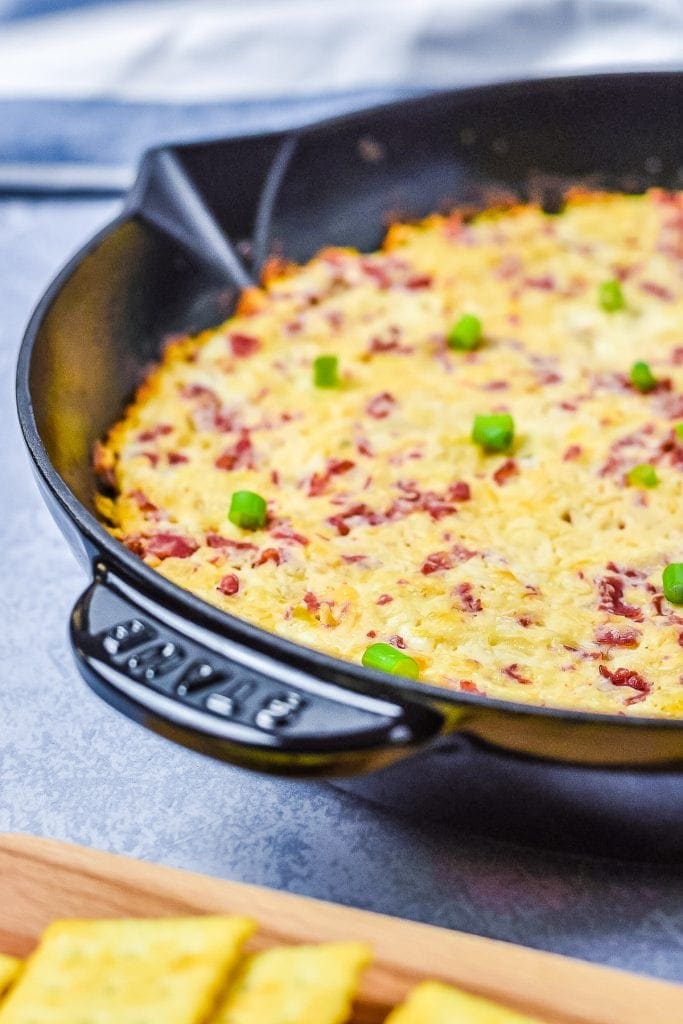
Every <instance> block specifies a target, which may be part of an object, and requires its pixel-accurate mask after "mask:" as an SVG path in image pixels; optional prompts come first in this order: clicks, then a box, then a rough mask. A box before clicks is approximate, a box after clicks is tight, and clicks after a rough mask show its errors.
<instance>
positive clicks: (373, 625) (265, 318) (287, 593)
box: [96, 192, 683, 716]
mask: <svg viewBox="0 0 683 1024" xmlns="http://www.w3.org/2000/svg"><path fill="white" fill-rule="evenodd" d="M682 228H683V194H679V195H669V194H664V193H661V192H651V193H648V194H647V195H646V196H639V197H634V196H622V195H587V194H582V195H576V196H574V197H572V198H570V200H569V202H568V204H567V206H566V208H565V210H564V211H563V212H562V214H561V215H557V216H551V215H547V214H544V213H543V212H542V211H540V210H539V209H537V208H535V207H533V206H520V207H517V208H515V209H512V210H508V211H505V212H497V213H488V214H485V215H481V216H479V217H478V218H476V219H475V220H474V221H472V222H469V223H468V222H466V221H465V220H464V219H463V218H462V217H461V216H459V215H457V214H456V215H452V216H450V217H445V218H444V217H438V216H434V217H430V218H428V219H427V220H425V221H423V222H421V223H418V224H397V225H395V226H394V227H392V228H391V230H390V232H389V235H388V238H387V240H386V242H385V245H384V248H383V249H382V251H380V252H378V253H375V254H372V255H369V256H367V255H363V254H360V253H358V252H355V251H352V250H348V249H328V250H324V251H323V252H321V253H320V254H319V255H318V256H317V257H316V258H315V259H313V260H312V261H311V262H310V263H308V264H307V265H306V266H304V267H300V268H289V269H287V270H286V271H282V270H281V271H279V272H278V273H277V274H276V275H271V279H270V280H269V281H267V283H266V284H265V285H264V287H263V289H255V290H253V291H251V292H248V293H246V294H245V295H244V296H243V299H242V302H241V305H240V310H239V312H238V315H236V316H235V317H233V318H232V319H231V320H229V321H228V322H227V323H225V324H224V325H223V326H221V327H220V328H218V329H216V330H212V331H210V332H207V333H205V334H203V335H201V336H200V337H198V338H194V339H185V340H183V341H181V342H178V343H175V344H174V345H172V346H171V347H170V348H169V349H168V350H167V352H166V355H165V358H164V360H163V362H162V364H161V366H160V367H159V368H158V369H157V370H155V371H154V372H153V373H152V375H151V376H150V378H149V380H148V381H147V382H146V384H145V385H144V386H143V387H142V388H141V390H140V392H139V395H138V397H137V399H136V401H135V402H134V404H133V405H132V406H131V407H130V408H129V409H128V411H127V413H126V415H125V417H124V419H123V420H122V421H121V422H120V423H119V424H117V425H116V426H115V427H114V428H113V430H112V431H111V433H110V435H109V438H108V439H107V442H106V444H105V445H102V446H99V449H98V452H97V457H96V464H97V466H98V469H99V471H100V473H102V474H103V475H104V476H105V477H106V478H107V479H108V481H109V483H110V484H113V485H114V487H115V492H116V497H115V498H113V499H112V498H109V497H105V496H100V498H99V509H100V511H101V513H102V515H103V517H104V518H105V519H106V521H107V523H108V524H109V526H110V528H111V530H112V533H113V534H114V536H116V537H118V538H119V539H120V540H122V541H123V542H124V543H126V544H127V545H128V546H129V547H131V548H132V549H133V550H135V551H137V552H138V553H139V554H140V555H141V556H142V557H144V559H145V561H146V562H147V563H148V564H149V565H151V566H154V567H155V568H157V569H158V571H159V572H160V573H162V574H163V575H164V576H166V577H168V578H169V579H171V580H173V581H174V582H175V583H177V584H179V585H180V586H182V587H185V588H187V589H188V590H191V591H193V592H194V593H195V594H197V595H198V596H199V597H201V598H204V599H205V600H207V601H209V602H211V603H213V604H215V605H217V606H218V607H220V608H222V609H224V610H225V611H227V612H229V613H230V614H232V615H236V616H239V617H242V618H244V619H247V620H249V621H250V622H253V623H256V624H257V625H259V626H261V627H262V628H264V629H266V630H270V631H273V632H275V633H279V634H281V635H283V636H286V637H287V638H289V639H290V640H293V641H296V642H298V643H300V644H304V645H308V646H310V647H314V648H318V649H320V650H323V651H326V652H327V653H329V654H331V655H334V656H336V657H339V658H343V659H348V660H353V661H360V659H361V656H362V654H363V651H364V650H365V648H366V647H367V646H368V645H369V644H370V643H373V642H379V641H384V642H389V643H392V644H394V645H396V646H398V647H400V648H401V649H403V650H405V653H406V654H408V655H410V656H411V657H413V658H414V659H415V660H416V661H417V662H418V664H419V666H420V678H421V680H422V681H424V682H428V683H432V684H436V685H438V686H443V687H448V688H451V689H456V690H458V689H460V690H465V691H471V692H477V691H479V692H483V693H485V694H488V695H490V696H495V697H499V698H507V699H512V700H515V701H523V702H527V703H530V704H547V705H553V706H558V707H564V708H578V709H585V710H593V711H602V712H621V713H624V714H627V715H640V714H646V715H668V716H680V715H681V714H683V685H682V680H683V646H682V645H683V614H682V615H680V616H679V615H678V612H677V609H676V608H675V607H673V606H672V605H670V604H669V603H668V602H667V601H666V600H665V599H664V598H663V597H662V582H661V581H662V570H663V568H664V566H665V565H666V564H667V563H669V562H675V561H683V536H682V535H681V527H680V519H679V515H680V509H681V503H682V499H683V440H681V439H680V438H679V437H678V435H677V434H676V432H675V429H674V428H675V424H676V423H677V422H678V420H680V419H683V333H682V328H681V325H682V323H683V288H682V280H681V256H682V254H683V233H682ZM615 278H616V279H618V280H619V281H620V282H621V288H622V291H623V295H624V298H625V308H624V309H621V310H617V311H615V312H607V311H605V310H604V309H603V308H602V307H601V305H600V302H599V287H600V284H601V283H602V282H604V281H606V280H610V279H615ZM463 313H472V314H475V315H476V316H478V317H479V318H480V320H481V322H482V325H483V340H482V344H481V346H480V348H479V349H478V350H477V351H475V352H471V353H463V352H459V351H453V350H451V349H449V347H448V345H447V340H446V339H447V334H448V332H449V329H450V328H451V327H452V325H453V323H454V322H455V321H457V320H458V318H459V317H460V316H461V315H462V314H463ZM321 354H334V355H337V356H338V358H339V367H340V374H341V384H340V386H339V387H337V388H334V389H323V388H316V387H315V386H314V385H313V375H312V364H313V361H314V359H315V358H316V357H317V356H319V355H321ZM637 360H645V361H647V362H648V363H649V364H650V366H651V368H652V371H653V373H654V375H655V377H656V378H657V381H658V385H657V387H656V388H655V389H654V390H653V391H651V392H650V393H648V394H642V393H641V392H639V391H637V390H636V389H634V388H633V387H632V386H631V385H630V384H629V371H630V367H631V366H632V364H633V363H634V362H635V361H637ZM496 411H498V412H501V411H505V412H510V413H511V414H512V415H513V417H514V422H515V428H516V433H515V441H514V445H513V448H512V450H511V451H510V452H507V453H504V454H486V453H484V452H482V450H481V449H480V448H479V447H478V446H477V445H475V444H474V443H473V442H472V440H471V429H472V421H473V418H474V416H475V415H476V414H477V413H490V412H496ZM641 463H651V464H653V465H654V466H655V467H656V472H657V476H658V479H659V483H658V485H657V486H656V487H654V488H652V489H643V488H640V487H636V486H629V485H628V483H627V481H626V474H627V473H628V471H629V469H631V468H632V467H633V466H634V465H636V464H641ZM243 489H247V490H251V491H256V492H257V493H259V494H261V495H263V496H264V497H265V498H266V499H267V502H268V510H269V520H268V524H267V526H266V527H265V528H264V529H263V530H258V531H255V532H253V533H249V532H247V531H244V530H240V529H238V528H237V527H235V526H234V525H233V524H232V523H230V522H229V521H228V519H227V511H228V507H229V504H230V498H231V495H232V493H233V492H234V491H236V490H243Z"/></svg>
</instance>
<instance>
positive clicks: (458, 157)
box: [17, 72, 683, 776]
mask: <svg viewBox="0 0 683 1024" xmlns="http://www.w3.org/2000/svg"><path fill="white" fill-rule="evenodd" d="M682 82H683V76H681V75H680V74H677V73H673V72H656V73H654V72H653V73H642V74H629V75H625V74H624V75H594V76H586V77H574V78H562V79H553V80H539V81H530V82H513V83H507V84H502V85H492V86H485V87H478V88H473V89H465V90H462V91H454V92H449V93H441V94H436V95H431V96H426V97H423V98H420V99H417V100H410V101H407V102H401V103H397V104H393V105H390V106H387V107H381V108H375V109H371V110H367V111H362V112H360V113H357V114H353V115H349V116H346V117H342V118H337V119H335V120H332V121H328V122H324V123H320V124H316V125H312V126H309V127H307V128H304V129H300V130H298V131H296V132H292V133H275V134H268V135H263V136H256V137H254V136H252V137H249V138H243V139H229V140H218V141H213V142H200V143H195V144H191V145H182V146H168V147H164V148H162V149H159V150H154V151H152V152H150V153H148V154H147V155H146V156H145V158H144V160H143V162H142V165H141V170H140V174H139V177H138V180H137V183H136V185H135V186H134V187H133V189H132V191H131V193H130V195H129V197H128V199H127V202H126V205H125V208H124V210H123V212H122V214H121V216H120V217H119V218H118V219H117V220H116V221H114V223H112V224H111V225H110V226H109V227H107V228H106V229H105V230H104V231H103V232H101V233H100V234H99V235H98V236H97V237H96V238H94V239H92V240H91V241H90V242H88V243H87V244H86V245H85V246H84V248H83V249H82V251H81V252H80V253H79V254H78V255H77V256H76V257H74V259H73V260H72V261H71V262H70V263H69V264H68V266H67V267H65V268H64V270H63V271H62V272H61V273H60V274H59V276H58V277H57V278H56V280H55V281H54V282H53V283H52V285H51V286H50V288H49V289H48V291H47V292H46V294H45V296H44V298H43V299H42V300H41V302H40V304H39V306H38V308H37V310H36V312H35V314H34V316H33V318H32V320H31V322H30V324H29V327H28V329H27V332H26V335H25V338H24V341H23V344H22V348H21V352H20V356H19V364H18V375H17V396H18V409H19V416H20V420H21V425H22V429H23V432H24V436H25V439H26V443H27V446H28V449H29V452H30V455H31V458H32V460H33V465H34V469H35V472H36V475H37V477H38V482H39V485H40V488H41V491H42V493H43V495H44V497H45V499H46V501H47V503H48V505H49V506H50V508H51V510H52V512H53V514H54V515H55V518H56V519H57V521H58V522H59V524H60V526H61V528H62V530H63V532H64V533H65V535H66V537H67V539H68V540H69V542H70V544H71V545H72V547H73V548H74V550H75V551H76V553H77V555H78V556H79V558H80V559H81V561H82V562H83V563H84V565H85V567H86V569H87V571H88V573H89V575H90V580H91V582H90V583H89V585H88V587H87V589H86V590H85V592H84V594H83V595H82V596H81V597H80V598H79V600H78V601H77V603H76V606H75V608H74V612H73V615H72V619H71V641H72V645H73V648H74V652H75V656H76V663H77V665H78V667H79V669H80V671H81V673H82V674H83V675H84V677H85V679H86V681H87V682H88V683H89V685H90V686H92V688H93V689H94V690H95V691H96V692H97V693H98V694H100V696H102V697H103V698H104V699H105V700H107V701H109V702H110V703H111V704H113V705H114V706H115V707H117V708H118V709H119V710H121V711H123V712H124V713H125V714H127V715H129V716H131V717H132V718H134V719H136V720H137V721H139V722H141V723H142V724H143V725H145V726H147V727H148V728H151V729H153V730H155V731H157V732H159V733H161V734H163V735H165V736H167V737H168V738H170V739H173V740H174V741H176V742H179V743H183V744H185V745H187V746H189V747H192V748H194V749H197V750H200V751H202V752H204V753H206V754H209V755H210V756H213V757H216V758H220V759H223V760H226V761H229V762H233V763H236V764H241V765H246V766H249V767H251V768H255V769H257V770H259V771H269V772H277V773H293V774H298V775H317V776H333V775H340V774H342V775H344V774H345V775H351V774H354V773H364V772H368V771H370V770H374V769H377V768H381V767H385V766H387V765H390V764H391V763H393V762H394V761H397V760H400V759H403V758H405V757H407V756H412V755H414V754H415V753H416V751H418V750H420V749H421V748H424V747H429V748H430V749H432V750H434V749H437V748H438V747H439V744H440V743H443V742H446V741H447V740H448V737H452V736H453V734H455V733H463V734H467V735H468V736H471V737H474V738H475V739H476V740H477V741H478V742H480V743H483V744H485V745H488V746H489V747H491V748H495V749H496V750H499V751H501V750H504V751H507V752H509V753H512V754H514V755H523V756H525V757H528V758H536V759H544V760H547V761H556V762H563V763H567V764H568V763H571V764H582V765H595V766H602V767H603V768H609V769H616V770H619V771H624V772H626V771H628V770H629V769H634V768H639V769H643V770H646V771H647V772H649V773H653V774H654V773H656V772H657V771H659V770H663V769H665V768H666V769H669V770H670V769H671V768H672V766H675V767H676V768H680V765H681V762H682V761H683V722H679V721H672V720H663V719H647V718H634V717H625V716H609V715H603V716H600V715H595V714H589V713H583V712H567V711H561V710H555V709H549V708H540V707H531V706H527V705H517V704H513V703H506V702H502V701H495V700H491V699H488V698H486V697H482V696H480V695H478V694H474V693H460V692H452V691H446V690H442V689H437V688H435V687H432V686H428V685H422V684H419V683H415V682H412V681H410V680H406V679H399V678H398V677H391V676H388V675H386V674H383V673H379V672H375V671H371V670H367V669H363V668H361V667H360V666H357V665H352V664H347V663H343V662H340V661H337V660H335V659H332V658H330V657H328V656H326V655H323V654H320V653H318V652H315V651H312V650H308V649H305V648H302V647H299V646H297V645H294V644H292V643H290V642H288V641H286V640H283V639H281V638H279V637H277V636H273V635H271V634H268V633H265V632H264V631H262V630H260V629H257V628H256V627H254V626H252V625H250V624H249V623H247V622H244V621H242V620H239V619H236V618H233V617H232V616H228V615H226V614H225V613H223V612H222V611H219V610H218V609H216V608H212V607H210V606H209V605H206V604H204V603H203V602H201V601H199V600H198V599H196V598H195V597H193V596H192V595H191V594H189V593H187V592H185V591H183V590H180V589H179V588H178V587H176V586H174V585H173V584H171V583H170V582H169V581H167V580H165V579H164V578H163V577H161V576H160V575H159V574H157V573H155V572H154V571H153V570H151V569H150V568H149V567H148V566H146V565H145V564H144V563H143V562H141V561H140V560H139V559H137V558H136V557H135V556H134V555H133V554H131V553H130V552H129V551H128V550H126V548H125V547H123V545H121V544H119V543H118V542H117V541H115V540H114V539H113V538H112V537H111V536H110V535H109V534H108V533H107V531H106V530H105V529H104V527H103V526H102V525H101V524H100V523H99V522H98V521H97V518H96V516H95V514H94V505H93V498H94V494H95V491H96V487H97V481H96V479H95V476H94V471H93V468H92V461H91V452H92V450H93V446H94V444H95V442H96V441H97V439H98V438H99V437H101V436H102V435H103V434H104V432H105V431H106V429H107V428H108V427H109V425H110V424H111V423H112V422H114V421H115V420H116V419H117V418H118V416H119V415H120V414H121V411H122V409H123V408H124V407H125V405H126V403H127V401H128V400H129V399H130V397H131V395H132V393H133V392H134V390H135V388H136V386H137V385H138V384H139V383H140V381H141V380H142V379H143V377H144V375H145V373H146V371H147V370H148V368H149V366H150V364H151V363H153V362H154V361H155V360H156V359H158V357H159V355H160V353H161V351H162V350H163V346H164V343H165V340H166V339H168V338H169V337H172V336H175V335H177V334H178V333H189V332H196V331H199V330H201V329H204V328H206V327H208V326H211V325H215V324H217V323H219V322H221V321H222V320H223V319H225V317H226V316H227V315H229V313H230V312H231V310H232V308H233V306H234V302H235V300H236V297H237V295H238V293H239V291H240V289H242V288H243V287H245V286H248V285H249V284H250V283H251V282H253V281H254V280H257V279H258V277H259V275H260V272H261V269H262V267H263V265H264V263H265V261H266V259H267V257H268V255H269V254H270V253H271V252H272V251H274V250H277V251H281V252H283V253H284V255H285V256H286V257H287V258H289V259H292V260H295V261H301V260H305V259H307V258H309V257H310V256H311V255H313V253H314V252H316V251H317V250H318V249H320V248H321V247H322V246H324V245H326V244H330V243H334V244H337V245H342V246H343V245H350V246H355V247H357V248H360V249H372V248H374V247H376V246H377V245H378V243H379V241H380V239H381V236H382V234H383V231H384V226H385V223H386V218H387V216H388V215H390V214H391V213H392V212H393V213H394V214H395V212H396V211H397V210H399V211H400V212H401V215H402V216H406V217H419V216H424V215H426V214H427V213H428V212H429V211H430V210H433V209H438V208H442V207H443V206H444V205H450V206H453V205H459V206H463V205H467V206H477V205H479V206H482V205H486V204H487V203H490V202H491V200H492V197H495V196H499V197H500V196H501V195H502V194H506V195H510V194H513V195H516V196H518V197H520V198H522V199H528V198H537V199H540V200H541V201H543V202H545V203H547V204H548V205H550V206H552V205H553V204H556V203H557V201H558V196H561V194H562V193H563V192H564V190H565V189H566V188H568V187H570V186H573V185H581V184H583V185H589V186H590V187H592V188H596V187H598V188H599V187H605V188H613V189H621V190H627V191H639V190H643V189H645V188H647V187H649V186H652V185H661V186H664V187H674V186H676V184H677V182H678V175H679V173H680V172H679V168H680V164H681V155H682V154H681V152H680V137H681V135H680V108H681V99H682V98H683V97H682ZM444 738H445V739H444Z"/></svg>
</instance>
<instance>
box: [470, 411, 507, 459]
mask: <svg viewBox="0 0 683 1024" xmlns="http://www.w3.org/2000/svg"><path fill="white" fill-rule="evenodd" d="M514 434H515V423H514V420H513V419H512V416H510V414H509V413H507V412H501V413H491V414H490V415H488V416H475V417H474V424H473V426H472V440H473V441H474V442H475V443H476V444H480V445H481V446H482V448H484V449H485V450H486V451H487V452H504V451H506V450H507V449H508V448H509V447H510V445H511V444H512V439H513V437H514Z"/></svg>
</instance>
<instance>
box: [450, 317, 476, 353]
mask: <svg viewBox="0 0 683 1024" xmlns="http://www.w3.org/2000/svg"><path fill="white" fill-rule="evenodd" d="M481 333H482V330H481V320H480V319H479V317H478V316H474V314H473V313H465V314H464V315H463V316H461V317H460V319H459V320H458V321H457V323H455V324H454V325H453V326H452V327H451V329H450V331H449V332H448V347H449V348H457V349H460V350H461V351H463V352H471V351H472V350H473V349H475V348H478V346H479V343H480V341H481Z"/></svg>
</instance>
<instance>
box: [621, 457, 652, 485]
mask: <svg viewBox="0 0 683 1024" xmlns="http://www.w3.org/2000/svg"><path fill="white" fill-rule="evenodd" d="M626 481H627V483H629V484H630V485H631V487H656V486H657V484H658V483H659V477H658V476H657V472H656V470H655V467H654V466H651V465H650V463H649V462H642V463H640V465H638V466H634V467H633V469H629V471H628V473H627V474H626Z"/></svg>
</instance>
